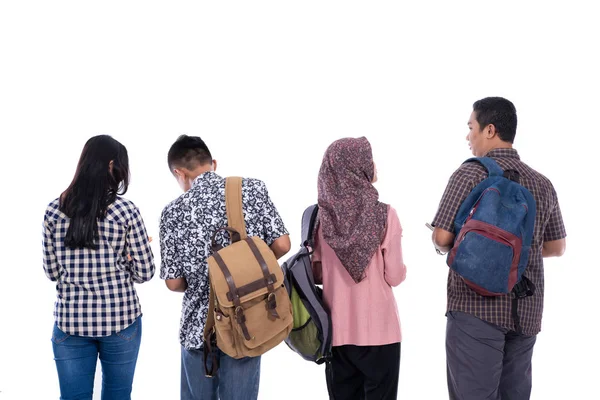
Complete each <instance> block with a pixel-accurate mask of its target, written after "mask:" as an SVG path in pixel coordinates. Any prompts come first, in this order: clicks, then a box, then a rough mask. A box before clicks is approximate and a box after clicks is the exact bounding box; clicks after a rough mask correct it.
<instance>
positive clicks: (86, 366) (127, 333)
mask: <svg viewBox="0 0 600 400" xmlns="http://www.w3.org/2000/svg"><path fill="white" fill-rule="evenodd" d="M141 337H142V317H141V316H140V317H138V319H136V320H135V322H134V323H133V324H131V325H129V326H128V327H127V328H125V329H123V330H122V331H120V332H117V333H114V334H112V335H110V336H105V337H84V336H73V335H69V334H67V333H65V332H63V331H62V330H60V328H59V327H58V326H57V325H56V323H55V324H54V330H53V332H52V348H53V350H54V361H56V370H57V371H58V381H59V384H60V398H61V400H91V399H92V393H93V392H94V376H95V373H96V364H97V362H98V356H100V362H101V364H102V400H129V399H131V385H132V383H133V374H134V372H135V364H136V362H137V357H138V351H139V349H140V340H141Z"/></svg>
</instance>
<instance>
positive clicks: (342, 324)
mask: <svg viewBox="0 0 600 400" xmlns="http://www.w3.org/2000/svg"><path fill="white" fill-rule="evenodd" d="M401 240H402V226H401V225H400V220H399V219H398V214H397V213H396V210H395V209H394V208H393V207H391V206H388V216H387V225H386V231H385V236H384V239H383V242H382V243H381V246H380V247H379V249H378V250H377V252H376V253H375V254H374V255H373V258H372V259H371V262H370V263H369V265H368V267H367V269H366V272H365V274H366V277H365V278H364V279H363V280H362V281H361V282H360V283H355V282H354V280H353V279H352V278H351V277H350V274H349V273H348V272H347V271H346V269H345V268H344V267H343V265H342V264H341V262H340V260H339V259H338V258H337V256H336V255H335V252H334V251H333V249H332V248H331V247H329V245H328V244H327V242H325V240H323V233H322V231H321V227H319V229H318V231H317V237H316V240H315V252H314V254H313V259H312V261H313V269H314V274H315V280H316V281H317V282H319V283H320V282H322V283H323V295H324V300H325V303H326V304H327V306H328V307H329V310H330V311H331V319H332V323H333V345H334V346H342V345H357V346H377V345H385V344H390V343H397V342H401V341H402V333H401V330H400V318H399V316H398V307H397V306H396V299H395V298H394V293H393V291H392V287H393V286H398V285H399V284H400V283H402V281H404V279H405V278H406V265H404V261H403V260H402V245H401ZM319 262H320V263H319Z"/></svg>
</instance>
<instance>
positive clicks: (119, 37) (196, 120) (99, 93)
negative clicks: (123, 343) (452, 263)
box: [0, 0, 600, 400]
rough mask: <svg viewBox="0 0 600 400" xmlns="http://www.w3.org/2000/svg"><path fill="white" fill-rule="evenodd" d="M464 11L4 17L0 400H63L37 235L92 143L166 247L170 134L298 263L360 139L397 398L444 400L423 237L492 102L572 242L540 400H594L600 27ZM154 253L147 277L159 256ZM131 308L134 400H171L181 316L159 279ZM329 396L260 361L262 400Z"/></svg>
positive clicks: (17, 11) (560, 277)
mask: <svg viewBox="0 0 600 400" xmlns="http://www.w3.org/2000/svg"><path fill="white" fill-rule="evenodd" d="M457 3H458V2H431V1H419V2H412V4H411V5H408V4H400V2H383V1H382V2H356V1H346V2H325V1H311V0H307V1H303V2H294V3H292V2H286V1H252V2H234V1H227V2H218V3H217V2H211V3H210V4H208V3H201V4H200V3H199V2H178V1H169V2H156V1H144V2H142V1H130V2H123V1H119V2H116V1H104V2H101V3H100V2H97V3H91V2H81V1H72V2H64V1H57V2H47V1H37V2H34V1H27V0H20V1H18V2H17V1H5V2H2V4H1V5H0V143H1V147H0V151H1V155H2V157H0V163H1V165H0V173H1V174H2V175H1V180H0V183H1V185H2V186H1V187H2V196H1V199H0V201H1V202H2V204H1V208H0V209H1V210H2V212H3V215H2V219H1V220H2V222H1V229H0V247H1V248H0V254H1V255H2V256H1V258H0V268H1V272H2V275H1V276H2V278H0V324H1V325H0V400H9V399H11V400H12V399H54V398H58V396H59V392H58V380H57V376H56V371H55V367H54V362H53V359H52V349H51V343H50V336H51V328H52V323H53V317H52V308H53V301H54V296H55V289H54V285H53V284H52V283H51V282H50V281H48V280H47V279H46V277H45V276H44V273H43V271H42V264H41V255H42V252H41V244H40V243H41V223H42V216H43V212H44V209H45V206H46V205H47V203H49V202H50V201H51V200H52V199H54V198H56V197H57V196H58V195H59V193H60V192H61V191H62V190H64V189H65V188H66V186H67V185H68V183H69V182H70V180H71V179H72V176H73V173H74V170H75V166H76V163H77V159H78V157H79V153H80V151H81V149H82V146H83V144H84V143H85V141H86V140H87V139H88V138H89V137H91V136H93V135H96V134H110V135H112V136H113V137H115V138H116V139H117V140H119V141H121V142H122V143H123V144H124V145H125V146H127V148H128V150H129V155H130V164H131V172H132V182H131V186H130V191H129V192H128V193H127V197H128V198H129V199H131V200H133V201H134V202H135V203H136V204H137V205H138V207H139V208H140V209H141V211H142V213H143V216H144V219H145V221H146V225H147V228H148V231H149V233H150V235H152V236H154V237H155V238H156V239H158V219H159V215H160V212H161V210H162V208H163V207H164V206H165V205H166V204H167V203H168V202H169V201H170V200H172V199H174V198H175V197H176V196H178V195H179V194H180V192H179V188H178V186H177V184H176V182H175V180H174V179H173V178H172V177H171V175H170V173H169V171H168V169H167V165H166V153H167V150H168V147H169V146H170V145H171V143H172V142H173V141H174V140H175V139H176V138H177V136H178V135H179V134H182V133H187V134H191V135H200V136H201V137H203V138H204V139H205V140H206V142H207V144H208V146H209V147H210V149H211V151H212V152H213V155H214V157H215V158H216V159H217V160H218V161H219V166H220V168H219V171H218V172H220V173H221V174H222V175H229V174H236V175H237V174H241V175H245V176H250V177H256V178H260V179H262V180H264V181H265V182H266V183H267V185H268V187H269V190H270V194H271V196H272V198H273V200H274V202H275V204H276V206H277V207H278V209H279V211H280V213H281V214H282V216H283V218H284V221H285V223H286V225H287V227H288V229H289V230H290V232H291V237H292V243H293V248H292V251H295V250H296V249H297V245H298V244H299V240H300V238H299V229H300V216H301V212H302V210H303V209H304V207H305V206H307V205H309V204H311V203H312V202H314V201H315V199H316V177H317V172H318V168H319V166H320V161H321V157H322V155H323V152H324V150H325V148H326V147H327V146H328V144H329V143H331V142H332V141H333V140H335V139H338V138H340V137H345V136H355V137H356V136H362V135H365V136H367V137H368V138H369V140H370V141H371V143H372V146H373V148H374V154H375V158H376V162H377V166H378V170H379V182H378V183H377V184H376V186H377V188H378V189H379V191H380V195H381V199H382V200H383V201H385V202H389V203H391V204H392V205H393V206H395V207H396V209H397V210H398V214H399V216H400V219H401V222H402V224H403V227H404V241H403V246H404V252H405V259H406V264H407V266H408V278H407V280H406V281H405V282H404V283H403V284H402V285H401V286H400V287H399V288H397V289H395V294H396V298H397V302H398V306H399V310H400V316H401V320H402V327H403V335H404V342H403V344H402V363H401V377H400V389H399V390H400V391H399V398H404V399H443V398H447V394H446V393H447V392H446V380H445V379H446V375H445V352H444V334H445V317H444V310H445V301H446V300H445V288H446V286H445V285H446V275H447V267H446V265H445V263H444V259H443V258H442V257H439V256H437V255H436V254H435V252H434V251H433V247H432V245H431V243H430V231H429V230H427V229H426V228H425V226H424V223H425V222H426V221H431V219H432V218H433V215H434V213H435V210H436V207H437V204H438V202H439V199H440V197H441V194H442V192H443V189H444V187H445V184H446V181H447V179H448V177H449V176H450V174H451V173H452V172H453V171H454V169H455V168H456V167H458V165H459V164H460V163H461V162H462V161H463V160H464V159H465V158H467V157H469V156H470V153H469V150H468V146H467V142H466V140H465V136H466V134H467V129H466V123H467V120H468V117H469V114H470V112H471V106H472V103H473V102H474V101H475V100H478V99H480V98H482V97H486V96H505V97H507V98H509V99H510V100H512V101H513V102H514V103H515V105H516V107H517V110H518V115H519V127H518V130H517V138H516V143H515V145H516V148H517V149H518V150H519V152H520V154H521V156H522V158H523V159H524V161H526V162H528V163H529V164H530V165H531V166H532V167H534V168H536V169H538V170H539V171H540V172H542V173H544V174H545V175H546V176H548V177H549V178H550V179H551V180H552V182H553V183H554V185H555V188H556V190H557V192H558V195H559V200H560V203H561V206H562V210H563V216H564V219H565V223H566V227H567V232H568V235H569V236H568V239H567V253H566V255H565V256H564V257H563V258H560V259H551V260H547V261H546V263H545V265H546V282H547V288H546V303H545V305H546V307H545V314H544V322H543V331H542V333H541V334H540V335H539V336H538V342H537V345H536V347H535V352H534V360H533V362H534V367H533V368H534V369H533V381H534V389H533V394H532V398H533V399H548V398H561V399H562V398H581V399H590V398H598V397H597V396H598V390H597V388H596V384H595V382H596V381H597V379H598V378H597V375H598V366H597V360H598V359H599V357H600V350H598V346H597V337H596V336H597V334H598V331H597V328H598V322H597V304H598V300H597V297H596V296H597V295H596V293H597V290H596V288H597V282H598V279H599V278H600V273H599V272H598V269H599V268H598V267H599V265H598V264H599V263H598V258H597V256H596V252H595V251H594V250H595V249H597V247H598V246H597V238H596V237H595V236H593V234H594V233H595V232H596V231H597V226H598V216H597V215H598V213H597V212H596V211H595V210H594V209H593V208H592V207H597V197H595V196H594V195H597V193H598V189H597V185H596V179H595V176H596V173H595V172H596V171H597V168H596V165H595V164H596V161H597V159H598V156H597V152H598V144H599V140H598V133H599V132H598V131H599V129H598V125H597V122H596V119H597V117H598V115H599V114H598V109H599V106H600V100H599V98H598V92H599V90H600V80H599V75H598V71H599V70H600V62H599V61H598V58H597V54H598V50H597V49H598V47H597V38H598V37H600V28H599V27H598V24H597V21H596V19H595V15H596V14H595V13H593V12H591V11H592V8H591V6H588V5H586V4H585V3H578V2H575V1H572V2H568V3H566V2H560V3H557V4H560V5H557V4H553V3H552V2H544V3H543V4H542V3H540V5H525V4H524V3H525V2H515V3H514V4H512V3H511V2H507V1H504V2H493V3H484V2H481V1H469V2H460V3H461V4H460V5H459V4H457ZM567 4H568V6H567ZM153 250H154V254H155V256H156V262H157V266H158V265H159V264H160V258H159V245H158V240H155V242H154V244H153ZM157 275H158V273H157ZM137 288H138V294H139V297H140V299H141V303H142V308H143V312H144V322H143V323H144V328H143V329H144V333H143V339H142V347H141V351H140V356H139V360H138V367H137V370H136V375H135V381H134V391H133V397H134V398H135V399H175V398H178V393H179V368H180V364H179V354H180V353H179V343H178V325H179V316H180V303H181V295H180V294H175V293H172V292H169V291H168V290H167V289H166V287H165V286H164V283H163V282H162V281H161V280H159V279H158V276H157V277H155V279H153V280H152V281H151V282H149V283H146V284H143V285H139V286H138V287H137ZM198 373H201V371H199V372H198ZM99 378H100V374H99V370H98V374H97V387H96V394H95V398H98V399H99V398H100V397H99V384H100V381H99V380H98V379H99ZM326 393H327V392H326V388H325V380H324V372H323V368H321V367H318V366H316V365H313V364H310V363H307V362H305V361H303V360H301V359H300V358H299V357H298V356H297V355H295V354H294V353H292V352H291V351H290V350H289V349H287V348H286V347H285V345H281V346H279V347H277V348H276V349H275V350H273V351H272V352H270V353H268V354H267V355H266V356H265V357H264V358H263V365H262V378H261V385H260V396H259V397H260V398H261V399H279V398H282V399H288V398H289V399H304V398H311V399H315V400H317V399H325V398H326V397H327V396H326Z"/></svg>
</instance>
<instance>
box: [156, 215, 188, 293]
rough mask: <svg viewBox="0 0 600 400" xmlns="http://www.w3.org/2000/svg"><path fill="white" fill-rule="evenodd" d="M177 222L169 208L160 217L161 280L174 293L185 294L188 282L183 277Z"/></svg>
mask: <svg viewBox="0 0 600 400" xmlns="http://www.w3.org/2000/svg"><path fill="white" fill-rule="evenodd" d="M176 230H177V226H176V222H175V221H174V218H171V216H170V213H169V211H168V210H167V208H165V210H163V212H162V214H161V217H160V224H159V234H160V255H161V265H160V278H161V279H164V280H165V285H167V288H168V289H169V290H171V291H173V292H185V290H186V289H187V286H188V285H187V281H186V279H185V277H184V276H183V268H182V261H181V253H182V252H181V251H178V244H177V243H178V238H177V235H176Z"/></svg>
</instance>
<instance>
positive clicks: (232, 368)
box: [181, 346, 260, 400]
mask: <svg viewBox="0 0 600 400" xmlns="http://www.w3.org/2000/svg"><path fill="white" fill-rule="evenodd" d="M214 351H215V352H216V356H217V359H218V360H219V370H218V371H217V373H216V375H215V376H214V377H213V378H208V377H206V376H205V373H204V355H203V352H202V349H199V350H186V349H185V348H183V347H182V348H181V400H217V399H220V400H256V399H257V398H258V385H259V383H260V357H246V358H240V359H235V358H231V357H229V356H228V355H227V354H225V353H223V352H222V351H221V350H219V349H218V348H216V346H215V350H214ZM208 360H209V362H208V366H209V369H210V368H211V365H212V357H208Z"/></svg>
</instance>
